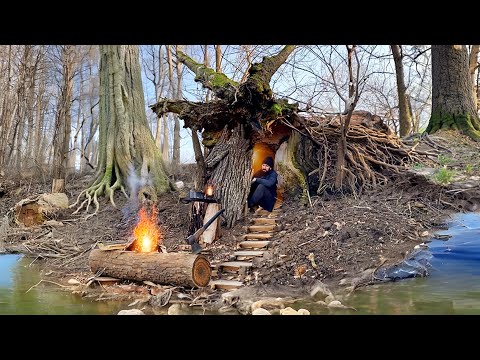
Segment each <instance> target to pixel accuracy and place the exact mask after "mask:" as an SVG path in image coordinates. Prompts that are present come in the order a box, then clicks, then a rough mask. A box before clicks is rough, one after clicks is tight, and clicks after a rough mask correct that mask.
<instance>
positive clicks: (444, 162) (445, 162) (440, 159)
mask: <svg viewBox="0 0 480 360" xmlns="http://www.w3.org/2000/svg"><path fill="white" fill-rule="evenodd" d="M438 162H439V163H440V165H442V166H445V165H448V164H451V163H452V162H453V159H452V158H451V157H449V156H445V155H443V154H441V155H438Z"/></svg>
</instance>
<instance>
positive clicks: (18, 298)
mask: <svg viewBox="0 0 480 360" xmlns="http://www.w3.org/2000/svg"><path fill="white" fill-rule="evenodd" d="M31 262H32V260H31V259H28V258H23V257H22V256H20V255H10V254H9V255H0V314H1V315H7V314H17V315H47V314H49V315H66V314H69V315H82V314H83V315H86V314H89V315H96V314H117V313H118V311H120V310H121V309H126V308H127V307H126V306H125V304H118V303H115V302H95V301H90V300H89V299H84V298H81V297H80V296H78V295H74V294H71V293H70V292H67V291H63V290H62V289H61V288H59V287H57V286H56V285H53V284H48V283H40V284H39V285H38V286H35V285H36V284H38V282H39V281H40V280H41V278H40V275H39V271H38V269H37V268H34V267H32V266H30V264H31Z"/></svg>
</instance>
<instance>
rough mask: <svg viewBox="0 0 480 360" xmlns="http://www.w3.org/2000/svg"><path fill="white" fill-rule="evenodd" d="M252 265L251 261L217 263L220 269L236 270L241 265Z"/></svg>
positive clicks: (247, 266) (245, 266)
mask: <svg viewBox="0 0 480 360" xmlns="http://www.w3.org/2000/svg"><path fill="white" fill-rule="evenodd" d="M252 266H253V262H251V261H226V262H223V263H221V264H219V265H218V268H219V269H221V270H222V271H227V272H237V271H238V270H239V269H240V268H241V267H244V268H249V267H252Z"/></svg>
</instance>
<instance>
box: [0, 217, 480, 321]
mask: <svg viewBox="0 0 480 360" xmlns="http://www.w3.org/2000/svg"><path fill="white" fill-rule="evenodd" d="M436 233H437V234H449V235H451V238H449V239H448V240H447V241H442V240H435V239H434V240H432V241H431V242H429V243H428V246H429V250H430V251H431V253H432V255H433V257H432V259H430V263H431V265H432V268H431V270H430V276H428V277H423V278H412V279H404V280H399V281H396V282H386V283H381V284H376V285H373V286H367V287H363V288H360V289H358V290H357V291H355V292H354V293H352V294H351V295H349V296H344V297H343V298H340V300H341V301H342V303H343V304H344V305H346V306H349V307H352V308H354V309H355V310H352V309H349V310H338V309H335V310H329V309H327V308H325V307H322V306H320V305H318V304H315V303H309V302H304V301H302V302H298V303H296V304H294V305H293V306H292V307H294V308H295V309H299V308H301V307H302V308H305V309H308V310H309V311H310V313H311V314H352V315H354V314H355V315H370V314H378V315H393V314H399V315H400V314H401V315H407V314H417V315H426V314H428V315H438V314H456V315H459V314H480V214H478V213H467V214H457V215H456V216H454V217H453V218H452V220H451V222H450V223H449V229H448V230H445V231H438V232H436ZM31 262H32V260H31V259H28V258H24V257H22V256H19V255H0V314H33V315H42V314H78V315H81V314H89V315H97V314H108V315H113V314H117V313H118V311H120V310H121V309H128V308H129V307H128V306H127V304H126V303H118V302H114V301H113V302H107V301H99V302H96V301H93V300H90V299H86V298H82V297H80V296H79V295H74V294H71V293H70V292H68V291H64V290H62V289H61V288H60V287H58V286H56V285H53V284H48V283H40V284H39V285H37V286H35V285H36V284H38V282H39V281H40V280H41V277H40V274H39V271H38V269H37V268H36V267H32V266H30V264H31ZM162 309H163V308H162ZM164 312H165V311H164ZM191 313H192V314H193V313H195V314H201V313H202V312H193V311H191Z"/></svg>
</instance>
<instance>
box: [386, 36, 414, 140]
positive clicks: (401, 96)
mask: <svg viewBox="0 0 480 360" xmlns="http://www.w3.org/2000/svg"><path fill="white" fill-rule="evenodd" d="M390 48H391V49H392V54H393V61H394V62H395V74H396V75H397V93H398V108H399V113H400V114H399V117H400V119H399V120H400V136H407V135H408V134H410V131H411V130H412V119H411V117H410V112H409V111H408V103H407V96H406V94H407V88H406V86H405V76H404V74H403V62H402V61H403V56H402V53H401V51H402V50H401V48H400V45H390Z"/></svg>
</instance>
